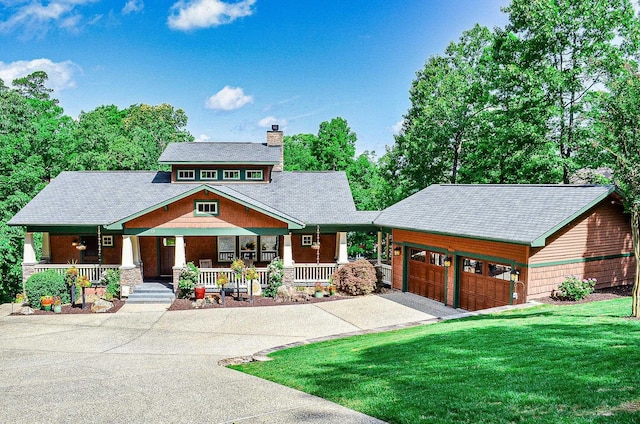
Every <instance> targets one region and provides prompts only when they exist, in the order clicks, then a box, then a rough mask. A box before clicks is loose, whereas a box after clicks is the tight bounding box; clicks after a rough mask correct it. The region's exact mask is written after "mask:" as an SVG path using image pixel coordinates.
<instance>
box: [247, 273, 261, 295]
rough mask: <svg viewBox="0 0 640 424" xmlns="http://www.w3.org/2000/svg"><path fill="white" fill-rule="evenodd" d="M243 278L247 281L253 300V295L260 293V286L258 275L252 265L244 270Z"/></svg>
mask: <svg viewBox="0 0 640 424" xmlns="http://www.w3.org/2000/svg"><path fill="white" fill-rule="evenodd" d="M245 278H246V279H247V281H248V282H249V295H250V296H251V301H252V302H253V295H256V296H260V295H262V287H260V275H259V274H258V271H256V269H255V268H254V267H251V268H248V269H247V271H246V272H245Z"/></svg>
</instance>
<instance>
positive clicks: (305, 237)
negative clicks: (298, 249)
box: [300, 234, 313, 246]
mask: <svg viewBox="0 0 640 424" xmlns="http://www.w3.org/2000/svg"><path fill="white" fill-rule="evenodd" d="M312 244H313V234H302V235H301V236H300V245H301V246H311V245H312Z"/></svg>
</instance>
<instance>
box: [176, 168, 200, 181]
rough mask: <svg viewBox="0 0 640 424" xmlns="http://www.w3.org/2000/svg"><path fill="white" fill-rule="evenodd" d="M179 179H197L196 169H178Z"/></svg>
mask: <svg viewBox="0 0 640 424" xmlns="http://www.w3.org/2000/svg"><path fill="white" fill-rule="evenodd" d="M177 178H178V180H179V181H185V180H187V181H189V180H191V181H192V180H195V179H196V171H194V170H193V169H178V176H177Z"/></svg>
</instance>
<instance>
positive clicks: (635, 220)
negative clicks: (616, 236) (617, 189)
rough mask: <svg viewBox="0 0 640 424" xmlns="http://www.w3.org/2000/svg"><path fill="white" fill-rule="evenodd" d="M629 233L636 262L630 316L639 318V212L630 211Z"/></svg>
mask: <svg viewBox="0 0 640 424" xmlns="http://www.w3.org/2000/svg"><path fill="white" fill-rule="evenodd" d="M631 233H632V236H633V254H634V256H635V262H636V273H635V276H634V282H633V291H632V292H631V316H632V317H635V318H640V211H638V210H636V209H633V210H632V211H631Z"/></svg>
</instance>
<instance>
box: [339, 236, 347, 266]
mask: <svg viewBox="0 0 640 424" xmlns="http://www.w3.org/2000/svg"><path fill="white" fill-rule="evenodd" d="M338 242H339V244H340V245H339V248H338V264H340V265H342V264H346V263H348V262H349V254H348V253H347V233H346V232H340V233H338Z"/></svg>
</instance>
